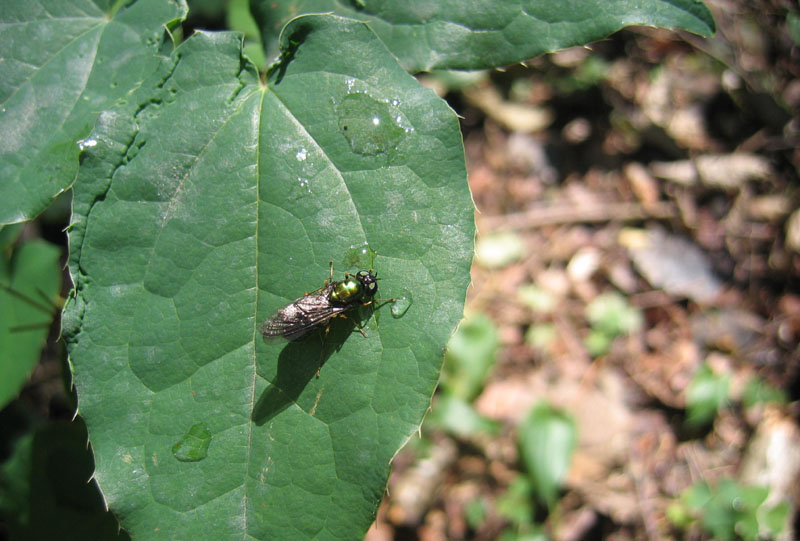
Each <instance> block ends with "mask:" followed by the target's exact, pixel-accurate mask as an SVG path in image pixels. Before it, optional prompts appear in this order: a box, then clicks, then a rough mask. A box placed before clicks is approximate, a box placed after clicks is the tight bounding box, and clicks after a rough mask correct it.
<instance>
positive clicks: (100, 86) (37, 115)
mask: <svg viewBox="0 0 800 541" xmlns="http://www.w3.org/2000/svg"><path fill="white" fill-rule="evenodd" d="M185 12H186V6H185V4H184V3H183V0H171V1H165V0H137V1H134V2H121V1H112V0H93V1H92V0H5V1H3V2H0V133H2V134H3V135H2V137H0V179H2V182H0V201H1V202H2V203H1V204H0V223H14V222H20V221H23V220H28V219H30V218H32V217H34V216H36V215H37V214H38V213H39V212H41V211H42V210H43V209H44V208H45V207H46V206H47V205H49V204H50V202H51V201H52V200H53V198H54V197H55V196H56V195H57V194H58V193H60V192H62V191H64V190H65V189H67V188H68V187H69V186H70V184H72V181H73V180H74V179H75V174H76V171H77V168H78V160H77V158H78V140H79V139H80V138H81V137H84V136H85V135H87V134H88V133H89V131H90V130H91V129H92V126H93V125H94V122H95V119H96V118H97V114H98V113H99V112H100V111H101V110H103V109H105V108H107V107H110V106H111V105H112V104H113V103H114V102H115V101H116V100H117V99H119V98H120V97H122V96H124V95H125V94H127V93H128V92H129V91H130V90H131V88H134V87H135V86H137V85H139V84H140V83H141V81H142V80H143V79H144V77H145V76H147V75H149V74H150V73H151V72H152V70H153V68H154V67H155V65H154V63H153V59H154V57H153V52H154V51H155V50H156V49H157V48H158V47H160V46H161V44H162V42H163V36H164V35H165V32H164V25H165V24H167V23H169V22H171V21H173V20H175V19H177V18H179V17H182V16H183V15H184V14H185Z"/></svg>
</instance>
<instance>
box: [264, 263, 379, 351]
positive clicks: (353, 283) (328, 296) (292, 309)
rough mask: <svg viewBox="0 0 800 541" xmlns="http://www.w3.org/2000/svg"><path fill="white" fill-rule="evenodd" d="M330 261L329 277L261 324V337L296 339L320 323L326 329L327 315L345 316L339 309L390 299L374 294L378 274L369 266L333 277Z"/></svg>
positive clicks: (328, 320)
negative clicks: (352, 272) (342, 275)
mask: <svg viewBox="0 0 800 541" xmlns="http://www.w3.org/2000/svg"><path fill="white" fill-rule="evenodd" d="M330 265H331V274H330V278H329V279H328V280H325V282H324V284H323V286H322V287H321V288H319V289H317V290H316V291H312V292H311V293H306V294H305V295H303V296H302V297H299V298H297V299H295V300H294V301H293V302H292V303H290V304H288V305H287V306H284V307H283V308H280V309H279V310H278V311H276V312H275V313H274V314H273V315H272V316H271V317H270V318H269V319H267V320H266V321H265V322H264V323H262V324H261V326H260V327H259V330H260V331H261V334H263V335H264V338H271V337H284V338H286V339H287V340H299V339H300V338H303V337H304V336H306V335H308V334H309V333H310V332H311V331H312V330H314V329H316V328H319V327H320V325H322V324H325V332H326V333H327V331H328V324H329V323H330V320H331V318H333V317H336V316H341V317H345V316H344V314H343V312H346V311H348V310H350V309H352V308H354V307H356V306H359V305H361V306H367V305H370V304H372V303H374V302H376V301H383V300H385V301H386V302H393V301H394V299H376V298H375V294H376V293H377V292H378V277H377V275H376V274H373V272H372V270H360V271H358V272H357V273H356V274H350V273H349V272H347V273H345V275H344V280H341V281H334V280H333V261H331V262H330ZM356 328H358V330H359V332H360V333H361V334H363V335H364V336H365V337H366V336H367V334H366V333H365V332H364V330H363V329H362V328H361V327H358V326H357V327H356Z"/></svg>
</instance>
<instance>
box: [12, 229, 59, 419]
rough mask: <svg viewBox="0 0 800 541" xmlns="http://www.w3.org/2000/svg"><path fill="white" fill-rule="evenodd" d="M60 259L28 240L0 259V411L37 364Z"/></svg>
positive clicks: (51, 311)
mask: <svg viewBox="0 0 800 541" xmlns="http://www.w3.org/2000/svg"><path fill="white" fill-rule="evenodd" d="M60 258H61V250H60V249H59V248H58V247H57V246H55V245H53V244H50V243H48V242H44V241H38V240H34V241H30V242H26V243H24V244H22V245H21V246H19V247H18V248H17V249H16V251H15V252H14V254H13V256H12V258H11V260H10V261H9V260H6V259H5V258H3V259H2V260H0V286H2V288H0V409H2V408H3V407H4V406H5V405H6V404H8V403H9V402H10V401H11V400H13V399H14V397H15V396H17V394H18V393H19V391H20V389H21V388H22V386H23V384H24V383H25V380H26V379H28V376H29V375H30V373H31V372H32V371H33V367H34V366H36V363H37V362H39V358H40V356H41V352H42V346H43V345H44V341H45V339H46V338H47V334H48V332H49V331H50V323H51V322H52V320H53V317H54V316H55V314H56V311H57V305H58V303H57V296H58V293H59V292H60V289H61V264H60V261H59V260H60Z"/></svg>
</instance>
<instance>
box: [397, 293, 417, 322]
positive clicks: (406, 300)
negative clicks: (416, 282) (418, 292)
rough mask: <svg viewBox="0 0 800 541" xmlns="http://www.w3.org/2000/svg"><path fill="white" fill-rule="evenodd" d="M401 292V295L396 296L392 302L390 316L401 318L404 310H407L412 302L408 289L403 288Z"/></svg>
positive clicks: (404, 313) (404, 312)
mask: <svg viewBox="0 0 800 541" xmlns="http://www.w3.org/2000/svg"><path fill="white" fill-rule="evenodd" d="M403 293H404V294H403V296H402V297H397V299H396V300H395V301H394V302H393V303H392V317H395V318H401V317H403V316H404V315H406V312H408V309H409V308H411V304H413V302H414V299H413V298H412V297H411V292H410V291H409V290H407V289H405V288H403Z"/></svg>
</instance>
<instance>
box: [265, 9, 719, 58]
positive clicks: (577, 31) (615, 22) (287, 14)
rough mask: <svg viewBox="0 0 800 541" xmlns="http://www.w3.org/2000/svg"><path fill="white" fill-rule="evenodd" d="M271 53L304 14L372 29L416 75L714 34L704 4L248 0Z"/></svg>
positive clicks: (712, 21)
mask: <svg viewBox="0 0 800 541" xmlns="http://www.w3.org/2000/svg"><path fill="white" fill-rule="evenodd" d="M250 5H251V9H252V10H253V15H254V16H255V18H256V21H258V23H259V26H260V27H261V34H262V38H263V40H264V43H265V48H266V49H267V51H268V52H270V51H271V50H272V49H273V47H274V46H273V43H274V42H275V41H276V39H277V36H278V32H279V31H280V28H281V26H282V25H283V23H285V22H286V21H287V20H288V19H289V18H291V17H293V16H295V15H297V14H300V13H312V12H328V11H332V12H335V13H338V14H340V15H345V16H348V17H352V18H356V19H359V20H363V21H367V22H369V24H370V26H371V27H372V28H373V30H375V32H376V33H377V34H378V36H380V38H381V40H382V41H383V42H384V43H385V44H386V46H387V47H388V48H389V50H391V51H392V53H394V55H395V56H397V58H398V59H399V60H400V62H401V63H402V64H403V65H404V66H405V67H406V69H408V70H409V71H411V72H417V71H423V70H431V69H481V68H493V67H497V66H504V65H507V64H513V63H515V62H522V61H525V60H528V59H530V58H533V57H535V56H539V55H541V54H544V53H548V52H552V51H557V50H559V49H564V48H566V47H571V46H573V45H584V44H586V43H589V42H591V41H595V40H598V39H601V38H604V37H605V36H607V35H609V34H611V33H612V32H615V31H616V30H619V29H620V28H623V27H625V26H631V25H648V26H661V27H665V28H675V29H682V30H688V31H690V32H694V33H696V34H701V35H710V34H712V33H713V32H714V19H713V18H712V16H711V13H710V12H709V11H708V8H706V6H705V5H704V4H703V3H702V2H701V1H700V0H560V1H557V2H556V1H553V0H517V1H500V2H499V1H496V0H471V1H463V0H444V1H439V2H431V1H430V0H410V1H409V0H405V1H398V0H250Z"/></svg>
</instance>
